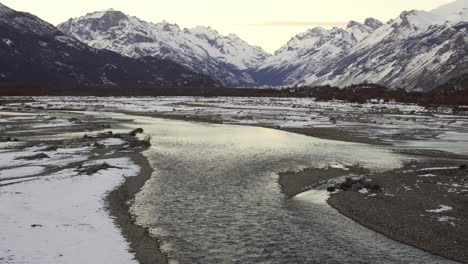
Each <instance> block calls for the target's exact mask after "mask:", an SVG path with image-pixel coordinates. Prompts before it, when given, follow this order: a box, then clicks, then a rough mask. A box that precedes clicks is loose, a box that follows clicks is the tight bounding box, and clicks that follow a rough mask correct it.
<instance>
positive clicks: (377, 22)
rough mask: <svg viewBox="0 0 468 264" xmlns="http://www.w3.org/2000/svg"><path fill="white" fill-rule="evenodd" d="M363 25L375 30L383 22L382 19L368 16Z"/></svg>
mask: <svg viewBox="0 0 468 264" xmlns="http://www.w3.org/2000/svg"><path fill="white" fill-rule="evenodd" d="M364 25H366V26H368V27H370V28H372V29H373V30H376V29H378V28H379V27H381V26H382V25H383V23H382V21H380V20H378V19H375V18H372V17H369V18H367V19H366V21H364Z"/></svg>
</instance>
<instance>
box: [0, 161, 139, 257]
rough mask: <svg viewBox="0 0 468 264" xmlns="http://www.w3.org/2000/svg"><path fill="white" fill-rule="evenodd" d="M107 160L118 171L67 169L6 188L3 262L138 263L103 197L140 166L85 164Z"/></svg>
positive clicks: (0, 245) (0, 232)
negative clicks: (81, 171) (92, 173)
mask: <svg viewBox="0 0 468 264" xmlns="http://www.w3.org/2000/svg"><path fill="white" fill-rule="evenodd" d="M103 162H106V163H108V164H109V165H111V166H115V167H116V168H111V169H108V170H103V171H100V172H98V173H96V174H94V175H90V176H88V175H78V173H77V172H76V171H75V170H73V169H65V170H62V171H60V172H57V173H54V174H52V175H48V176H47V177H42V178H34V179H35V180H34V181H30V182H23V183H17V184H14V185H10V186H4V187H2V188H1V189H0V219H1V224H0V263H77V264H82V263H122V264H124V263H125V264H127V263H137V261H136V260H135V259H134V255H133V254H132V253H130V252H129V251H128V250H129V245H128V243H127V242H126V241H125V239H124V238H123V236H122V235H121V233H120V230H119V229H118V228H117V227H116V226H115V225H114V222H113V220H112V218H111V217H110V216H109V213H108V212H107V211H106V209H105V205H104V197H105V195H106V194H107V193H108V192H109V191H110V190H112V189H114V188H116V187H117V186H119V185H120V184H122V182H123V181H124V178H125V177H131V176H136V175H137V174H138V173H139V167H138V166H137V165H136V164H134V163H133V162H132V161H131V160H130V159H128V158H116V159H106V160H99V161H97V162H88V163H86V164H87V165H91V164H93V163H103ZM86 164H85V165H86ZM26 168H27V167H26ZM26 168H25V169H26ZM29 168H32V167H29ZM36 172H37V171H35V170H31V173H36ZM0 173H1V172H0ZM24 174H26V173H22V175H23V176H24Z"/></svg>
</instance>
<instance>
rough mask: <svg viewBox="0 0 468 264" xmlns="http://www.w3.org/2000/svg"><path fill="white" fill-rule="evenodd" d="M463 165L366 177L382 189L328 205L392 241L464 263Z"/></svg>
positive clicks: (467, 235) (338, 196)
mask: <svg viewBox="0 0 468 264" xmlns="http://www.w3.org/2000/svg"><path fill="white" fill-rule="evenodd" d="M467 164H468V160H466V159H465V160H445V159H429V160H425V161H424V162H417V163H408V164H406V165H405V166H404V167H403V168H401V169H396V170H392V171H386V172H383V173H378V174H373V175H369V176H367V177H366V178H367V179H370V180H372V182H376V183H378V184H379V185H380V186H381V188H382V190H381V191H379V192H374V193H371V192H369V193H368V194H362V193H359V192H357V191H341V192H338V193H334V194H332V195H331V196H330V198H329V199H328V201H327V202H328V204H329V205H330V206H332V207H333V208H335V209H336V210H337V211H338V212H340V213H341V214H342V215H345V216H346V217H349V218H350V219H352V220H354V221H355V222H357V223H359V224H360V225H363V226H365V227H367V228H369V229H371V230H374V231H375V232H377V233H380V234H382V235H384V236H387V237H389V238H391V239H393V240H395V241H398V242H400V243H403V244H407V245H410V246H413V247H416V248H419V249H421V250H424V251H426V252H429V253H431V254H434V255H437V256H441V257H444V258H446V259H449V260H454V261H457V262H461V263H468V211H467V210H466V204H467V203H468V197H467V194H468V190H466V187H467V185H465V184H466V183H467V182H466V180H465V179H466V178H467V177H468V171H467V170H466V169H459V168H458V167H459V166H461V165H467ZM444 167H445V169H442V168H444ZM428 168H429V169H428ZM431 168H434V169H433V170H431Z"/></svg>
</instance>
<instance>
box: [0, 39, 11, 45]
mask: <svg viewBox="0 0 468 264" xmlns="http://www.w3.org/2000/svg"><path fill="white" fill-rule="evenodd" d="M2 41H3V43H5V45H7V46H11V45H13V41H11V40H10V39H6V38H4V39H2Z"/></svg>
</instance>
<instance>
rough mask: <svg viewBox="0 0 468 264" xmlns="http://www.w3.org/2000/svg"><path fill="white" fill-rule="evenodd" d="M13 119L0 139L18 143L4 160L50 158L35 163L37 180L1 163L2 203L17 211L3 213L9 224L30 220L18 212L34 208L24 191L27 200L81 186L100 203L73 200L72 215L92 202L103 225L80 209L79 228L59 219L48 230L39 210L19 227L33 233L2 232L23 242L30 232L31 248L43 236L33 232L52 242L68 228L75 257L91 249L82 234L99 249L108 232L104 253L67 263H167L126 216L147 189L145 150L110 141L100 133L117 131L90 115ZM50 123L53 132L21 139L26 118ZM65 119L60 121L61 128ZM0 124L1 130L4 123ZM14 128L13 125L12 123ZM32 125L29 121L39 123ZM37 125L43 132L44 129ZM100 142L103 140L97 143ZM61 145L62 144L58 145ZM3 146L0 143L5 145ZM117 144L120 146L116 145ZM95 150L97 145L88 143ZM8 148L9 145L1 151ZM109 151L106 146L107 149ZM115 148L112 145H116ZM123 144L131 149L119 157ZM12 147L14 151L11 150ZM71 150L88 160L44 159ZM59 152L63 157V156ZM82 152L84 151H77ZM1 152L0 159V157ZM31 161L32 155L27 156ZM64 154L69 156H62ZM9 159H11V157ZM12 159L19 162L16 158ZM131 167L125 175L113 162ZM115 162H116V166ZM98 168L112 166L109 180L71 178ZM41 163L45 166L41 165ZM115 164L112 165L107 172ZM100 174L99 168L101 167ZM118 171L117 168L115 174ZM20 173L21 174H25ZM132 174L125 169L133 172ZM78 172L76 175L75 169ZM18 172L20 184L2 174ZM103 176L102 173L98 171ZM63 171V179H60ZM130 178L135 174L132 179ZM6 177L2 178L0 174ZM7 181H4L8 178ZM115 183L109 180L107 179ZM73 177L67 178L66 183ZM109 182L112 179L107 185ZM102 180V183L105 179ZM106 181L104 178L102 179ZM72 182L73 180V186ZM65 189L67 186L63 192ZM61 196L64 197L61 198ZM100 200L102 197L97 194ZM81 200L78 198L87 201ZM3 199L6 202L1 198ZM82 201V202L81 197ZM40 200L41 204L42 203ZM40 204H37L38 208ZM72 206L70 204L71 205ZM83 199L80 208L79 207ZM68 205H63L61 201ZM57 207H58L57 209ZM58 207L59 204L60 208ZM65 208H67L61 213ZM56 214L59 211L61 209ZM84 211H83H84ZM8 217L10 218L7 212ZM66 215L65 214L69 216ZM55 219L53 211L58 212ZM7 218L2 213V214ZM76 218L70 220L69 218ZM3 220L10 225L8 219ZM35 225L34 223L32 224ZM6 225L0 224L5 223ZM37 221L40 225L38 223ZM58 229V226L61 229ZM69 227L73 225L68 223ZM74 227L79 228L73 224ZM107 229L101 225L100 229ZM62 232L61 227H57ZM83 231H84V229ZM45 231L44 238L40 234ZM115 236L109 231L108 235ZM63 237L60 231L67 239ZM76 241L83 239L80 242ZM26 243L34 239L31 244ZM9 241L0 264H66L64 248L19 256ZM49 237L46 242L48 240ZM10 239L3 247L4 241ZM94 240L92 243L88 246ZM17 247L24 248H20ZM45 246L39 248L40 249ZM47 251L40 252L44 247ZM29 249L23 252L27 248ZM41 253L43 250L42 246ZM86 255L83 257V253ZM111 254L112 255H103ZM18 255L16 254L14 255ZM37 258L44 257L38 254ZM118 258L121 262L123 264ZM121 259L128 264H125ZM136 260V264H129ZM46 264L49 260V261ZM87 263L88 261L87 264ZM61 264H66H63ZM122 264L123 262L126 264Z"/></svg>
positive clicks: (121, 138)
mask: <svg viewBox="0 0 468 264" xmlns="http://www.w3.org/2000/svg"><path fill="white" fill-rule="evenodd" d="M10 113H11V115H7V116H6V118H16V119H14V120H15V121H8V126H9V127H8V129H7V130H6V131H2V132H3V133H2V136H6V137H8V136H11V135H15V136H17V137H18V139H19V141H20V142H19V144H17V145H16V146H17V147H13V148H11V150H10V149H8V150H6V151H7V152H6V153H9V152H11V151H13V152H12V153H16V152H24V153H25V154H24V155H20V156H27V155H32V154H35V153H39V150H37V149H41V148H42V149H44V148H51V149H50V151H48V152H47V151H44V152H45V153H47V154H48V155H44V156H45V157H47V158H46V159H43V160H38V161H35V162H33V163H32V164H33V165H34V166H35V167H34V168H41V167H42V168H43V169H42V170H39V171H38V172H34V171H31V172H26V171H27V169H28V168H29V167H28V166H30V165H28V163H24V162H23V163H24V164H23V163H18V162H16V163H18V164H17V165H15V164H16V163H14V164H12V165H9V164H7V163H5V162H3V163H5V164H3V165H2V167H0V187H2V188H6V189H4V190H3V191H4V192H3V194H2V195H4V196H3V197H4V198H7V199H8V200H11V201H12V202H14V203H13V204H18V207H19V208H18V210H16V209H15V207H12V208H8V212H10V213H9V216H8V217H10V216H15V215H21V214H24V213H27V212H22V209H21V206H20V205H22V204H23V203H25V204H28V205H29V204H34V200H35V199H31V198H34V197H29V198H26V197H25V198H23V197H22V196H23V194H22V193H23V191H24V190H23V189H24V188H25V190H26V192H25V194H27V193H28V191H27V190H28V189H30V188H33V189H35V187H33V186H43V185H44V186H49V185H52V186H54V185H59V184H60V181H69V180H70V181H80V182H81V185H80V186H81V188H84V189H90V191H88V192H89V193H90V195H91V196H94V195H96V194H99V197H100V198H97V199H96V200H95V199H94V198H91V197H87V198H86V197H82V198H76V199H75V200H71V201H72V202H73V204H70V206H72V207H73V206H75V207H86V206H89V205H88V204H89V203H90V202H92V203H93V206H99V209H97V210H98V211H101V210H102V213H97V214H99V218H98V219H100V220H99V221H102V223H103V224H102V225H103V226H101V225H100V224H96V218H97V216H96V213H95V212H94V210H96V209H92V210H93V211H89V212H87V211H86V210H87V209H81V210H78V211H79V212H77V214H81V213H84V214H86V217H84V215H83V217H81V218H83V219H80V218H77V219H76V220H73V221H72V220H68V221H67V220H66V219H61V218H60V217H58V216H55V215H54V216H51V219H50V222H52V223H53V222H54V221H55V222H57V224H56V225H57V226H56V228H55V229H57V231H56V230H55V229H54V228H53V227H52V226H50V223H49V221H46V218H44V219H43V216H42V215H41V212H42V211H43V210H44V211H46V210H49V209H41V208H37V209H36V210H35V213H33V215H32V216H33V217H28V218H25V219H23V221H26V222H31V227H30V228H32V229H33V230H30V231H28V228H27V226H25V227H22V226H17V225H16V224H15V222H8V221H7V222H5V223H4V224H5V225H6V226H10V225H11V226H12V227H14V228H15V230H16V229H18V232H21V233H25V232H26V233H25V234H28V232H29V233H30V232H32V233H31V234H30V235H28V240H34V241H36V240H37V241H42V239H43V237H44V236H43V235H41V236H36V234H35V233H34V231H35V232H47V233H45V234H49V233H50V235H51V236H53V234H54V232H58V230H60V229H61V228H67V230H70V231H68V232H71V235H69V236H67V238H66V239H65V238H64V239H65V240H66V241H68V242H67V243H68V244H74V243H77V244H78V245H81V244H82V245H83V246H77V247H78V249H79V248H80V247H84V248H86V247H89V245H88V244H93V243H92V242H91V241H89V242H84V241H82V240H83V239H85V238H86V237H87V236H89V235H90V234H88V233H86V232H89V231H86V229H84V230H83V227H84V226H87V228H89V229H95V232H94V233H95V234H92V235H91V236H95V238H97V239H96V241H101V240H104V241H105V240H108V239H109V238H108V237H107V235H106V234H107V233H108V232H112V235H111V237H114V238H115V239H114V240H113V241H108V242H109V243H110V244H111V245H106V247H105V248H106V249H103V250H99V249H98V248H93V250H90V251H88V253H87V254H85V256H82V257H80V256H76V258H74V259H73V261H71V263H75V262H79V261H80V260H85V259H88V258H90V256H94V255H95V258H94V260H95V261H98V260H99V259H102V260H104V259H106V257H107V259H108V260H112V259H114V260H115V261H116V262H115V263H119V261H120V262H125V261H124V260H125V259H128V261H131V262H132V263H133V262H134V261H137V262H138V263H143V264H146V263H148V264H149V263H151V264H153V263H156V264H165V263H168V260H167V257H166V256H165V255H164V254H163V252H162V250H161V247H160V243H159V241H157V239H155V238H153V237H152V236H150V235H149V234H148V233H147V231H146V229H145V228H143V227H140V226H138V225H136V224H135V223H134V221H133V220H132V215H131V212H130V210H129V207H130V206H131V205H130V204H129V201H131V199H133V197H134V195H135V194H136V193H137V192H138V191H139V190H140V189H141V187H142V186H143V185H144V184H145V183H146V181H147V180H148V179H149V178H150V177H151V173H152V168H151V167H150V165H149V163H148V161H147V159H146V157H145V156H144V155H143V153H142V152H143V151H145V150H146V149H147V148H146V147H141V146H140V145H138V144H136V147H133V146H131V142H136V143H138V142H137V141H138V140H137V139H135V138H132V137H129V136H126V135H125V134H116V135H115V137H114V136H113V134H112V133H110V134H108V133H107V132H105V131H113V130H114V129H116V128H115V127H111V126H110V125H111V124H112V121H111V123H109V120H108V119H100V118H99V117H91V116H89V115H86V114H85V113H76V112H75V113H71V112H68V111H44V110H41V111H38V112H35V113H27V115H21V113H22V112H20V111H10ZM25 113H26V112H25ZM44 115H45V116H53V117H54V118H47V119H45V121H41V122H45V123H44V124H51V125H50V126H49V125H46V126H45V127H44V128H42V129H31V130H28V131H27V132H25V133H24V132H23V133H21V131H24V126H35V125H32V124H30V123H29V122H30V121H29V120H28V121H26V120H25V121H23V117H22V116H25V117H26V116H31V117H32V118H33V119H34V118H36V117H37V116H44ZM62 119H63V121H62ZM72 119H73V120H76V121H77V122H78V123H77V124H76V125H72V126H68V125H63V126H62V125H58V126H56V125H54V124H53V122H56V120H59V121H60V122H64V123H66V120H72ZM2 120H4V121H3V122H5V119H2ZM12 120H13V119H12ZM36 122H37V121H34V123H36ZM41 122H40V123H39V124H43V123H41ZM51 122H52V123H51ZM82 132H86V133H90V134H97V136H91V137H89V136H88V137H86V136H84V137H81V136H74V137H70V138H68V139H55V138H54V136H55V135H63V134H67V133H82ZM99 135H102V136H99ZM40 136H43V137H46V139H44V140H42V139H41V140H38V139H31V138H37V137H40ZM59 138H60V137H59ZM3 140H4V138H3V137H1V138H0V142H3ZM115 141H117V143H113V142H115ZM93 142H94V143H93ZM97 142H102V143H99V144H98V143H97ZM104 142H109V143H104ZM2 144H3V145H5V144H6V143H2ZM107 144H109V145H107ZM114 144H115V145H114ZM121 144H129V146H130V147H128V148H131V149H130V151H128V152H121V151H120V148H121V147H122V146H123V145H121ZM12 146H15V145H12ZM72 146H79V147H80V148H81V147H84V146H87V147H86V152H83V153H81V152H78V153H79V154H80V155H82V158H80V159H77V160H71V161H70V162H69V163H68V162H65V163H63V162H54V163H52V162H49V161H48V159H49V158H52V159H53V158H54V157H55V156H57V155H58V154H59V153H60V152H61V151H66V150H67V148H70V147H71V148H73V147H72ZM31 148H32V149H33V150H31V151H28V149H31ZM57 148H59V151H57ZM61 149H63V150H61ZM77 150H81V149H77ZM4 152H5V150H3V152H0V153H4ZM28 153H31V154H28ZM65 153H67V152H65ZM11 155H13V154H11ZM15 155H16V154H15ZM126 160H127V161H128V164H129V166H130V167H131V168H132V169H131V170H128V169H127V168H126V166H127V165H124V167H122V166H121V165H117V164H118V161H126ZM113 161H117V163H116V162H113ZM102 162H110V163H109V164H111V165H107V166H110V167H108V168H110V170H111V171H109V172H107V171H108V169H106V168H104V169H103V170H102V172H103V174H101V172H98V173H97V174H95V172H94V171H93V172H92V174H88V175H89V176H86V175H80V174H77V173H75V171H77V170H78V169H79V168H88V167H81V166H83V165H84V166H89V165H86V164H94V163H96V165H98V164H100V163H102ZM43 163H44V165H42V164H43ZM48 163H51V164H50V165H46V164H48ZM102 164H107V163H102ZM112 164H116V165H112ZM99 166H100V165H99ZM114 166H115V167H114ZM23 167H24V168H23ZM130 167H129V168H130ZM76 168H78V169H76ZM9 170H10V171H11V170H15V171H18V172H19V171H21V172H22V171H25V172H24V175H20V174H18V173H16V174H17V175H18V176H13V174H11V172H7V171H9ZM97 170H101V169H97ZM120 170H126V171H127V172H123V173H126V174H122V175H120V172H119V171H120ZM65 171H66V173H64V172H65ZM130 171H133V172H132V173H130ZM2 172H4V173H2ZM5 173H6V174H5ZM109 173H110V174H114V175H110V174H109ZM55 175H63V176H55ZM69 175H70V176H69ZM112 176H114V177H112ZM87 177H92V178H91V179H88V180H87V179H86V178H87ZM102 177H104V178H102ZM106 177H107V178H106ZM94 178H96V180H97V179H99V178H102V179H101V180H100V182H101V184H102V186H100V187H99V185H98V186H88V187H85V186H86V182H87V181H89V182H90V183H91V184H92V182H94V180H92V179H94ZM74 179H76V180H74ZM117 179H121V182H120V183H117V181H118V180H117ZM65 187H66V186H65ZM94 187H97V188H99V189H100V190H99V193H96V194H95V193H93V191H92V189H93V188H94ZM69 188H72V185H70V186H68V188H65V189H69ZM103 188H107V190H104V189H103ZM10 189H11V190H17V191H16V192H13V193H11V194H8V192H9V190H10ZM53 192H54V193H57V195H63V196H64V197H66V196H67V195H66V194H65V193H63V194H60V193H61V192H63V191H61V189H60V188H59V189H56V190H54V191H53ZM65 192H66V191H65ZM100 192H102V196H101V193H100ZM81 193H82V191H78V192H77V193H76V194H74V195H72V197H74V196H77V195H80V194H81ZM83 193H84V194H86V193H87V192H86V191H83ZM84 194H83V195H84ZM5 195H6V197H5ZM83 195H81V196H83ZM96 197H97V196H96ZM39 198H40V199H41V197H39ZM40 199H39V200H40ZM70 199H74V198H70ZM80 199H81V200H80ZM88 200H89V201H88ZM65 201H67V200H65ZM55 203H57V205H55ZM55 203H53V204H54V205H50V207H51V208H55V206H60V201H57V202H55ZM62 204H63V202H62ZM61 206H64V205H61ZM59 208H60V207H59ZM86 208H88V207H86ZM5 210H7V209H6V208H5ZM67 210H70V209H67ZM57 211H58V210H57ZM5 212H7V211H5ZM72 215H73V214H72ZM8 217H7V219H8ZM87 217H91V219H88V220H86V219H87ZM36 218H37V219H36ZM7 219H5V220H7ZM40 220H42V221H40ZM62 221H63V222H62ZM71 222H73V223H71ZM74 222H77V223H74ZM104 223H105V224H104ZM62 226H63V227H62ZM82 226H83V227H82ZM43 229H44V230H43ZM101 229H105V230H104V231H101ZM110 230H112V231H110ZM64 232H65V231H64ZM98 232H103V235H102V237H101V235H99V236H98V237H96V234H97V233H98ZM77 234H81V235H78V236H77ZM29 236H31V237H30V238H29ZM9 237H10V235H9V234H7V233H6V234H4V236H3V237H1V238H2V239H1V240H0V244H2V242H3V243H5V245H4V251H2V250H0V252H4V253H5V254H6V256H5V257H0V262H1V261H2V260H7V261H13V262H14V261H16V260H20V259H22V261H24V260H25V259H29V258H33V259H36V260H37V259H44V261H45V262H48V261H52V260H51V259H55V260H53V262H56V261H61V260H59V258H65V257H68V258H70V257H71V255H72V253H71V252H68V249H66V248H63V247H62V246H57V247H54V248H53V249H47V250H44V249H42V250H43V251H37V252H36V251H30V250H25V251H24V252H23V251H21V249H20V248H17V247H15V246H14V245H10V244H9V243H7V241H8V240H10V239H13V237H10V239H8V238H9ZM46 237H47V235H46ZM5 239H7V240H5ZM16 239H18V241H22V239H24V238H16ZM91 240H93V239H91ZM20 244H21V243H20ZM41 244H43V243H41ZM46 244H47V243H45V244H44V245H46ZM26 245H27V244H26ZM39 247H41V248H42V246H39ZM30 249H31V250H33V249H35V250H36V246H31V248H30ZM83 250H85V249H83ZM106 250H110V251H106ZM14 252H16V253H14ZM41 252H42V253H41ZM54 252H57V253H55V254H57V256H53V254H54ZM37 254H41V256H38V255H37ZM118 256H121V257H120V258H119V257H118ZM124 256H125V257H124ZM132 258H133V259H132ZM46 259H47V260H46ZM89 260H90V259H88V260H87V261H89ZM62 261H63V260H62ZM125 263H126V262H125Z"/></svg>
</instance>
